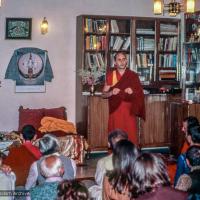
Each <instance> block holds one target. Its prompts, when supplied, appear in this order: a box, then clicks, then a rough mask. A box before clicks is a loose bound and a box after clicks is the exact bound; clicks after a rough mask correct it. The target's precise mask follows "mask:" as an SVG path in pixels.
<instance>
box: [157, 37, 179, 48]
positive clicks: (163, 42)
mask: <svg viewBox="0 0 200 200" xmlns="http://www.w3.org/2000/svg"><path fill="white" fill-rule="evenodd" d="M177 45H178V37H167V38H166V37H164V38H163V37H161V38H160V50H161V51H176V49H177Z"/></svg>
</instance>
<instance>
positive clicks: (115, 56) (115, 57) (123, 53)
mask: <svg viewBox="0 0 200 200" xmlns="http://www.w3.org/2000/svg"><path fill="white" fill-rule="evenodd" d="M119 54H122V55H124V56H125V57H126V58H127V55H126V53H125V52H122V51H120V52H117V53H116V54H115V55H114V60H115V61H116V59H117V56H118V55H119Z"/></svg>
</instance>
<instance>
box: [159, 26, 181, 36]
mask: <svg viewBox="0 0 200 200" xmlns="http://www.w3.org/2000/svg"><path fill="white" fill-rule="evenodd" d="M160 32H161V34H176V33H177V32H178V27H177V25H176V24H163V23H161V24H160Z"/></svg>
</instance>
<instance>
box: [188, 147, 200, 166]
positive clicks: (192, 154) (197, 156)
mask: <svg viewBox="0 0 200 200" xmlns="http://www.w3.org/2000/svg"><path fill="white" fill-rule="evenodd" d="M186 158H187V159H188V160H189V162H190V165H191V166H200V146H196V145H194V146H191V147H189V149H188V150H187V152H186Z"/></svg>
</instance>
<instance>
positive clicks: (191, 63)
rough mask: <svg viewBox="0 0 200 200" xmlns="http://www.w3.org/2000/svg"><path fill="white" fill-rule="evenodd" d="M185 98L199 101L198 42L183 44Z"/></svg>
mask: <svg viewBox="0 0 200 200" xmlns="http://www.w3.org/2000/svg"><path fill="white" fill-rule="evenodd" d="M184 66H185V77H184V79H185V80H184V87H185V99H186V100H192V101H198V102H199V101H200V99H199V89H200V88H199V87H200V43H196V42H193V43H185V44H184Z"/></svg>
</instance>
